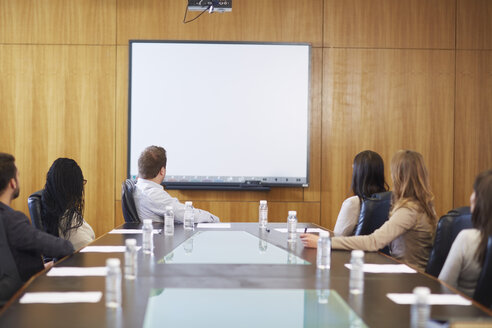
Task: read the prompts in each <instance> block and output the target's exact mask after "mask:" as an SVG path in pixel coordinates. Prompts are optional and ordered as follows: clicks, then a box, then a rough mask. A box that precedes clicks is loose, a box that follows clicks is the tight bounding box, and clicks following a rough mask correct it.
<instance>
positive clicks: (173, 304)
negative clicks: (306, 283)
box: [144, 288, 367, 328]
mask: <svg viewBox="0 0 492 328" xmlns="http://www.w3.org/2000/svg"><path fill="white" fill-rule="evenodd" d="M322 293H323V295H324V297H323V301H322V302H320V298H319V294H320V291H317V290H315V289H194V288H189V289H187V288H166V289H154V290H152V292H151V295H150V299H149V302H148V305H147V310H146V313H145V321H144V327H146V328H151V327H214V328H219V327H248V328H250V327H352V328H355V327H360V328H363V327H367V326H366V325H365V324H364V322H363V321H362V320H361V319H360V318H359V317H358V316H357V314H356V313H355V312H354V311H353V310H352V309H351V308H350V307H349V306H348V305H347V303H345V301H344V300H343V299H342V298H341V297H340V296H339V295H338V294H337V292H336V291H334V290H324V291H323V292H322Z"/></svg>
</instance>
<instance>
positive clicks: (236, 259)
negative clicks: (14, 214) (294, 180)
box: [0, 223, 491, 327]
mask: <svg viewBox="0 0 492 328" xmlns="http://www.w3.org/2000/svg"><path fill="white" fill-rule="evenodd" d="M140 228H141V225H140V224H134V223H125V224H123V225H122V226H120V227H118V229H117V230H114V231H112V232H111V233H107V234H105V235H103V236H102V237H100V238H99V239H97V240H95V241H94V242H93V243H92V244H90V246H91V247H92V249H94V248H93V246H120V248H121V246H122V245H125V239H127V238H135V239H137V245H141V244H142V234H141V233H139V231H138V230H136V229H140ZM162 228H163V227H162V224H158V223H154V229H155V232H156V233H155V234H154V252H153V254H151V255H147V254H143V252H142V250H141V249H140V250H139V251H138V273H137V278H136V279H135V280H127V279H124V253H123V252H121V251H120V250H114V251H112V252H108V253H106V252H90V251H87V252H77V253H75V254H73V255H72V256H69V257H67V258H65V259H63V260H61V261H59V262H58V263H57V264H56V265H55V267H54V268H53V269H51V270H54V269H56V268H63V267H79V268H90V267H104V266H105V263H106V259H107V258H110V257H111V258H119V259H120V260H121V266H122V272H123V279H122V306H121V308H117V309H113V308H107V307H106V306H105V300H104V291H105V277H104V275H94V276H50V275H49V272H50V271H49V270H48V271H45V272H43V273H41V274H39V275H38V276H37V277H35V278H34V279H31V281H30V282H29V283H28V285H27V286H26V287H25V288H24V289H23V290H21V291H20V292H19V293H18V294H17V295H16V296H15V298H14V299H13V300H12V301H11V302H10V304H8V305H7V306H6V308H5V309H4V310H3V311H2V313H1V315H0V327H212V326H213V327H277V326H278V327H410V317H411V314H410V313H411V305H401V304H397V303H395V302H393V301H392V300H391V299H390V298H388V296H387V294H388V293H412V290H413V288H414V287H416V286H426V287H428V288H429V289H430V290H431V293H432V294H455V293H454V291H453V290H451V289H449V288H447V287H446V286H445V285H443V284H441V283H440V282H439V281H438V280H437V279H434V278H432V277H430V276H428V275H426V274H422V273H365V276H364V292H363V293H362V294H359V295H353V294H350V292H349V275H350V270H349V269H348V268H347V267H346V266H345V264H347V263H349V262H350V252H348V251H340V250H333V251H332V255H331V268H330V270H317V269H316V249H308V248H304V247H303V245H302V243H301V241H300V239H299V238H298V239H297V241H296V242H294V243H289V242H288V241H287V233H286V232H285V230H286V224H284V223H269V224H268V228H267V230H260V229H259V228H258V224H257V223H230V224H228V223H226V224H220V225H217V226H211V225H205V226H204V227H203V228H195V230H193V231H185V230H183V227H182V226H181V225H176V226H175V232H174V235H173V236H165V235H164V234H163V233H162V230H161V229H162ZM305 228H308V229H309V230H308V231H319V229H321V227H319V226H317V225H314V224H306V223H299V224H298V229H299V230H300V231H303V230H304V229H305ZM282 229H283V230H282ZM86 250H87V249H86ZM365 263H373V264H398V262H397V261H395V260H394V259H392V258H391V257H389V256H386V255H383V254H381V253H377V252H366V253H365ZM73 291H81V292H89V291H90V292H99V293H102V297H101V298H100V300H98V301H95V302H94V303H88V302H87V303H85V302H84V303H67V302H64V303H61V304H44V303H30V304H23V303H21V302H20V301H19V300H20V299H22V298H23V297H25V296H27V295H28V294H29V293H37V292H73ZM490 315H491V312H490V311H488V310H487V309H485V308H483V307H481V306H479V305H478V304H477V303H474V302H473V303H472V304H471V305H433V306H432V307H431V318H432V319H436V320H441V321H449V320H451V321H453V320H455V321H467V320H475V321H476V320H485V321H486V322H487V320H490ZM488 322H489V323H490V321H488Z"/></svg>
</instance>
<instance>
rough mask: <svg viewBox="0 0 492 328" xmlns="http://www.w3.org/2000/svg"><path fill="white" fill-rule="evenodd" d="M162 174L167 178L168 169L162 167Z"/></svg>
mask: <svg viewBox="0 0 492 328" xmlns="http://www.w3.org/2000/svg"><path fill="white" fill-rule="evenodd" d="M161 174H162V176H166V168H165V167H164V166H163V167H161Z"/></svg>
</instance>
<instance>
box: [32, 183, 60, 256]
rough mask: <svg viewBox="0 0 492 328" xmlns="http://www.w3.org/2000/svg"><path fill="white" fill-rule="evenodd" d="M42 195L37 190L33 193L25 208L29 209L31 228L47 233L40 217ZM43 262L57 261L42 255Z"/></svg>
mask: <svg viewBox="0 0 492 328" xmlns="http://www.w3.org/2000/svg"><path fill="white" fill-rule="evenodd" d="M42 193H43V191H42V190H39V191H36V192H35V193H33V194H31V196H29V198H28V199H27V207H29V215H30V216H31V224H32V225H33V227H34V228H36V229H39V230H41V231H43V232H47V231H46V228H45V227H44V224H43V219H42V215H41V194H42ZM57 237H58V236H57ZM43 260H44V262H45V263H46V262H51V261H55V262H56V260H57V259H55V258H53V257H49V256H44V255H43Z"/></svg>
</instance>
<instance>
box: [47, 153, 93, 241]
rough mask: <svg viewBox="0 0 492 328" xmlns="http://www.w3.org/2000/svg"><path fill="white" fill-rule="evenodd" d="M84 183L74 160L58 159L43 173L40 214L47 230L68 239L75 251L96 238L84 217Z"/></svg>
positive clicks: (80, 171)
mask: <svg viewBox="0 0 492 328" xmlns="http://www.w3.org/2000/svg"><path fill="white" fill-rule="evenodd" d="M86 182H87V181H86V180H85V179H84V176H83V175H82V170H81V169H80V167H79V165H78V164H77V162H75V161H74V160H73V159H70V158H58V159H57V160H55V161H54V162H53V164H52V165H51V167H50V169H49V171H48V174H47V175H46V185H45V186H44V189H43V192H42V195H41V217H42V221H43V225H44V228H45V230H46V232H48V233H50V234H52V235H54V236H59V237H62V238H64V239H66V240H69V241H70V242H71V243H72V244H73V247H74V249H76V250H77V249H79V248H82V247H84V246H86V245H87V244H88V243H90V242H91V241H93V240H94V238H95V235H94V231H93V230H92V228H91V226H90V225H89V224H88V223H87V222H86V221H85V220H84V217H83V215H84V185H85V183H86Z"/></svg>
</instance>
